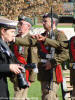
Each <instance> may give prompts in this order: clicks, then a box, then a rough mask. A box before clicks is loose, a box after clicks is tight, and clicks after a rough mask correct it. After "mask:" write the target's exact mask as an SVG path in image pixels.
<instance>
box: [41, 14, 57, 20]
mask: <svg viewBox="0 0 75 100" xmlns="http://www.w3.org/2000/svg"><path fill="white" fill-rule="evenodd" d="M51 16H52V17H53V18H56V19H58V15H57V14H56V13H52V14H51V13H46V14H45V15H43V18H47V17H50V18H51Z"/></svg>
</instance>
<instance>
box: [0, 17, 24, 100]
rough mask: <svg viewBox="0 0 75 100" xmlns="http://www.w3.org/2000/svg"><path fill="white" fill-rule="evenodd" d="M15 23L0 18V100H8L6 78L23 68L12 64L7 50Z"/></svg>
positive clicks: (10, 53)
mask: <svg viewBox="0 0 75 100" xmlns="http://www.w3.org/2000/svg"><path fill="white" fill-rule="evenodd" d="M16 25H17V22H16V21H13V20H9V19H6V18H3V19H2V18H0V100H6V99H7V100H9V92H8V85H7V77H11V76H12V73H11V72H14V73H15V74H19V73H21V70H20V69H22V70H23V67H21V66H20V65H19V64H12V58H13V53H12V52H11V50H10V49H9V46H8V42H11V41H12V40H13V37H14V36H15V29H16Z"/></svg>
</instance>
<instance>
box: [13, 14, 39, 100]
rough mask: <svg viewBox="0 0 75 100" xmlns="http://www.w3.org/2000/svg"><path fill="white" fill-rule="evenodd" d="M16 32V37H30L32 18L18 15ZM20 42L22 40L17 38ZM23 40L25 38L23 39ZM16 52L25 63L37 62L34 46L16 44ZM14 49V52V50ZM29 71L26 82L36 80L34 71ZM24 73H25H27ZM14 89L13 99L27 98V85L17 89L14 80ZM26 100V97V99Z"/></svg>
mask: <svg viewBox="0 0 75 100" xmlns="http://www.w3.org/2000/svg"><path fill="white" fill-rule="evenodd" d="M18 21H19V23H18V34H17V36H16V37H18V38H19V37H21V39H23V38H26V39H29V38H30V29H31V27H32V25H33V23H32V20H31V19H30V18H29V17H26V16H24V15H20V16H19V17H18ZM19 41H20V42H21V41H22V40H19ZM23 42H25V40H24V41H23ZM16 51H18V53H19V54H20V55H21V56H22V57H23V59H24V60H26V62H27V63H37V49H36V47H30V46H29V47H26V46H18V50H16ZM16 51H14V52H16ZM27 73H29V78H27V80H28V83H29V84H30V83H32V82H34V81H35V80H36V75H37V74H36V73H35V72H34V71H33V70H31V71H30V72H27ZM27 73H26V75H27ZM14 89H15V99H16V98H19V99H22V98H25V99H26V98H27V93H28V87H27V88H25V89H23V88H21V89H19V87H18V84H17V82H16V81H15V84H14ZM26 100H27V99H26Z"/></svg>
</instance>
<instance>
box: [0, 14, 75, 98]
mask: <svg viewBox="0 0 75 100" xmlns="http://www.w3.org/2000/svg"><path fill="white" fill-rule="evenodd" d="M58 22H59V18H58V15H57V14H56V13H53V14H51V13H48V14H45V15H44V16H43V23H42V24H43V27H44V29H45V32H44V33H41V34H37V33H36V35H31V34H30V31H31V28H32V26H33V22H32V20H31V19H30V18H29V17H26V16H24V15H20V16H19V17H18V21H13V20H9V19H6V18H3V19H2V18H0V91H2V92H0V100H6V99H7V100H9V91H8V84H7V77H10V80H11V81H12V83H13V85H14V99H15V100H17V99H19V100H21V99H22V100H29V99H27V94H28V89H29V87H30V86H31V84H32V83H33V82H35V81H36V79H37V80H38V81H40V84H41V91H42V97H41V100H59V98H58V95H57V90H58V88H59V84H60V83H62V82H63V76H62V70H63V68H62V64H63V63H64V62H66V61H67V60H69V62H70V55H69V41H68V40H67V37H66V35H65V34H64V32H63V31H59V30H58V29H57V25H58ZM16 27H17V28H18V34H17V35H16V34H15V32H16ZM16 59H17V60H16ZM28 64H29V65H30V64H35V66H36V69H35V70H34V68H33V67H34V66H32V68H30V67H31V66H30V67H29V69H25V65H28ZM71 64H72V66H73V67H71V84H72V85H73V91H72V100H75V98H74V97H75V81H74V73H75V72H74V66H75V65H74V62H73V63H71ZM29 65H28V66H29ZM59 69H60V70H59ZM21 73H23V74H21ZM19 75H21V76H20V77H21V78H24V79H25V83H23V81H22V82H21V83H20V84H22V85H24V87H20V86H19V83H18V82H19V81H18V76H19ZM22 75H23V76H22ZM19 79H20V78H19ZM20 81H21V79H20Z"/></svg>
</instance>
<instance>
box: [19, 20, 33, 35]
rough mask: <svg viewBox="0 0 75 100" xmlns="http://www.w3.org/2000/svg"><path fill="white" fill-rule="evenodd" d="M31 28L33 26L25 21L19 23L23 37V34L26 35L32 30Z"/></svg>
mask: <svg viewBox="0 0 75 100" xmlns="http://www.w3.org/2000/svg"><path fill="white" fill-rule="evenodd" d="M30 27H31V24H30V23H28V22H26V21H24V20H21V21H20V22H19V23H18V32H19V33H20V34H21V35H23V34H26V33H27V31H29V30H30Z"/></svg>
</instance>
